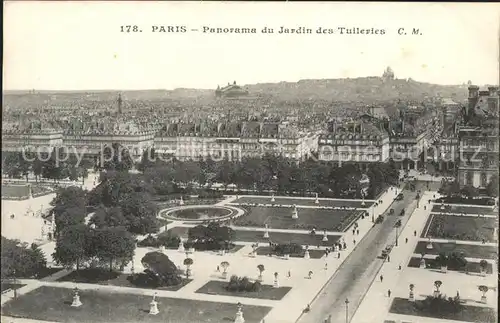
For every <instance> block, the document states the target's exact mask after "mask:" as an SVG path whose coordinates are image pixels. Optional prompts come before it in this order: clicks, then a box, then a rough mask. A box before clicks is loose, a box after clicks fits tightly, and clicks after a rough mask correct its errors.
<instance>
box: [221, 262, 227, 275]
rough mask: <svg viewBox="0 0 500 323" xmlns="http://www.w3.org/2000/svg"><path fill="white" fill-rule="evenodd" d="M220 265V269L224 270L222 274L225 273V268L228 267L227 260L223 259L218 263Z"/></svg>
mask: <svg viewBox="0 0 500 323" xmlns="http://www.w3.org/2000/svg"><path fill="white" fill-rule="evenodd" d="M220 266H221V267H222V270H223V271H224V272H223V274H227V268H229V262H227V261H223V262H221V263H220Z"/></svg>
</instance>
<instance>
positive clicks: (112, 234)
mask: <svg viewBox="0 0 500 323" xmlns="http://www.w3.org/2000/svg"><path fill="white" fill-rule="evenodd" d="M92 248H94V253H95V256H96V257H97V258H98V259H100V260H101V261H106V262H108V263H109V270H110V271H113V262H115V261H119V263H120V265H121V266H125V265H126V264H127V263H128V262H129V261H130V260H131V259H132V257H133V255H134V249H135V238H134V237H133V236H132V235H131V234H130V233H129V232H128V231H127V230H126V229H125V228H124V227H107V228H103V229H97V230H95V231H94V236H93V238H92Z"/></svg>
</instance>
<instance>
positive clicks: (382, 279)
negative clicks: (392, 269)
mask: <svg viewBox="0 0 500 323" xmlns="http://www.w3.org/2000/svg"><path fill="white" fill-rule="evenodd" d="M380 282H381V283H382V282H384V276H382V275H380Z"/></svg>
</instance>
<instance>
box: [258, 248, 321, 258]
mask: <svg viewBox="0 0 500 323" xmlns="http://www.w3.org/2000/svg"><path fill="white" fill-rule="evenodd" d="M255 251H256V252H257V254H258V255H259V256H268V255H269V254H270V253H271V254H275V253H274V252H271V248H270V247H268V246H266V247H259V248H257V249H256V250H255ZM305 252H306V250H305V249H303V250H302V251H301V252H300V254H297V253H292V254H290V257H295V258H304V254H305ZM324 255H325V250H318V249H309V257H310V258H311V259H320V258H322V257H323V256H324Z"/></svg>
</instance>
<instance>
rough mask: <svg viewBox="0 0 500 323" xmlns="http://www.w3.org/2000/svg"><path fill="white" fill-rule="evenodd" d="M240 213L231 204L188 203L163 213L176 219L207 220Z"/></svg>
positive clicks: (166, 216)
mask: <svg viewBox="0 0 500 323" xmlns="http://www.w3.org/2000/svg"><path fill="white" fill-rule="evenodd" d="M239 213H240V212H239V209H237V208H234V207H229V206H213V205H186V206H178V207H175V208H172V209H169V210H166V211H165V212H163V214H162V215H163V216H164V217H165V218H167V219H169V220H174V221H206V220H219V219H225V218H228V217H231V216H233V217H234V216H238V215H239Z"/></svg>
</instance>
